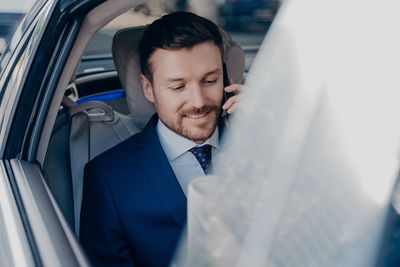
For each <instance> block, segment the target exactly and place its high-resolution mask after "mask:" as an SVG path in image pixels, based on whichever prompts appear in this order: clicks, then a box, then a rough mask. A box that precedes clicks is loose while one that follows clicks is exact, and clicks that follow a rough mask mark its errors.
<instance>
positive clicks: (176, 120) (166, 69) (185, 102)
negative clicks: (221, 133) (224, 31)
mask: <svg viewBox="0 0 400 267" xmlns="http://www.w3.org/2000/svg"><path fill="white" fill-rule="evenodd" d="M150 63H151V66H152V69H153V83H152V84H151V83H150V82H149V81H148V80H147V79H146V78H145V77H144V76H143V75H142V76H141V77H140V79H141V82H142V85H143V89H144V93H145V96H146V98H147V99H148V100H149V101H151V102H153V103H154V104H155V106H156V110H157V113H158V116H159V118H160V120H161V121H162V122H163V123H164V124H165V125H166V126H167V127H168V128H170V129H171V130H172V131H174V132H176V133H177V134H179V135H181V136H184V137H186V138H188V139H190V140H192V141H194V142H196V143H203V142H204V141H205V140H207V139H208V138H209V137H210V136H211V135H212V133H213V132H214V130H215V128H216V126H217V120H218V117H219V112H220V104H221V101H222V95H223V77H222V76H223V74H222V61H221V53H220V50H219V48H218V47H217V46H216V45H215V44H214V43H213V42H204V43H201V44H198V45H195V46H194V47H192V48H190V49H188V48H182V49H176V50H165V49H157V50H156V51H155V52H154V53H153V55H152V56H151V58H150Z"/></svg>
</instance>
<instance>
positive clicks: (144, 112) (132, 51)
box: [112, 26, 245, 128]
mask: <svg viewBox="0 0 400 267" xmlns="http://www.w3.org/2000/svg"><path fill="white" fill-rule="evenodd" d="M145 28H146V27H145V26H139V27H132V28H126V29H122V30H120V31H118V32H117V33H116V34H115V35H114V39H113V44H112V53H113V59H114V63H115V67H116V69H117V72H118V75H119V79H120V80H121V84H122V86H123V88H124V89H125V91H126V100H127V102H128V107H129V111H130V116H131V117H132V118H133V120H134V121H135V123H136V124H137V125H138V127H141V128H142V127H144V126H145V125H146V123H147V122H148V120H149V119H150V117H151V115H153V114H154V113H155V108H154V105H153V103H151V102H149V101H148V100H147V99H146V98H145V96H144V94H143V90H142V86H141V84H140V81H139V75H140V60H139V53H138V46H139V41H140V38H141V36H142V34H143V31H144V29H145ZM220 30H221V35H222V38H223V43H224V56H223V58H224V61H225V63H226V66H227V71H228V76H229V78H230V79H232V80H233V81H234V82H235V83H241V82H242V81H243V72H244V63H245V62H244V60H245V59H244V53H243V50H242V48H241V47H240V46H239V45H238V44H237V43H236V42H235V41H233V40H232V38H231V37H230V36H229V34H228V33H226V32H225V31H224V30H222V29H220Z"/></svg>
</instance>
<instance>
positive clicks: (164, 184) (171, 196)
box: [139, 116, 187, 226]
mask: <svg viewBox="0 0 400 267" xmlns="http://www.w3.org/2000/svg"><path fill="white" fill-rule="evenodd" d="M157 121H158V117H157V116H153V117H152V118H151V120H150V122H149V123H148V124H147V126H146V128H145V129H144V130H143V132H142V134H141V137H142V139H143V140H142V142H140V147H139V153H140V154H139V160H140V163H141V165H142V166H143V168H144V170H145V172H146V175H147V178H148V179H149V180H150V183H151V184H152V185H153V187H154V189H155V191H156V193H157V194H158V195H159V196H160V198H161V200H162V201H163V202H164V205H165V207H166V208H167V210H168V211H169V213H170V214H171V216H172V217H173V218H174V219H175V221H176V222H177V223H178V224H179V225H180V226H184V225H185V222H186V201H187V200H186V197H185V194H184V193H183V191H182V188H181V186H180V185H179V183H178V181H177V179H176V177H175V174H174V172H173V170H172V168H171V165H170V164H169V162H168V159H167V157H166V156H165V153H164V150H163V149H162V147H161V144H160V141H159V140H158V136H157V132H156V125H157Z"/></svg>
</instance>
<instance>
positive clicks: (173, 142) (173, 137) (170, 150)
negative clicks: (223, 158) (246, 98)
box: [157, 120, 219, 161]
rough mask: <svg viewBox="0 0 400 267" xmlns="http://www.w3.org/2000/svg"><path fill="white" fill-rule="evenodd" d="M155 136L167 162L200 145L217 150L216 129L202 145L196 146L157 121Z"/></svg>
mask: <svg viewBox="0 0 400 267" xmlns="http://www.w3.org/2000/svg"><path fill="white" fill-rule="evenodd" d="M157 134H158V139H160V143H161V146H162V148H163V149H164V152H165V154H166V156H167V158H168V160H169V161H172V160H174V159H176V158H177V157H179V156H180V155H182V154H183V153H185V152H187V151H188V150H189V149H191V148H193V147H196V146H202V145H206V144H208V145H211V146H213V147H214V148H216V149H219V140H218V136H219V134H218V127H216V128H215V131H214V133H213V134H212V135H211V137H210V138H208V139H207V140H206V141H205V142H204V143H203V144H197V143H195V142H193V141H192V140H189V139H187V138H185V137H183V136H181V135H179V134H177V133H175V132H174V131H172V130H171V129H169V128H168V127H167V126H165V124H164V123H163V122H162V121H160V120H158V123H157Z"/></svg>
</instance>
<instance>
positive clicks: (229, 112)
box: [226, 102, 238, 114]
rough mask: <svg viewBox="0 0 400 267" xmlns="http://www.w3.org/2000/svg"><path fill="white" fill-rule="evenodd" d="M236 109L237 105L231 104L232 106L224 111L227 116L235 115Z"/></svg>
mask: <svg viewBox="0 0 400 267" xmlns="http://www.w3.org/2000/svg"><path fill="white" fill-rule="evenodd" d="M237 107H238V103H236V102H235V103H233V105H232V106H231V107H230V108H229V109H228V110H227V111H226V113H228V114H232V113H235V112H236V110H237Z"/></svg>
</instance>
